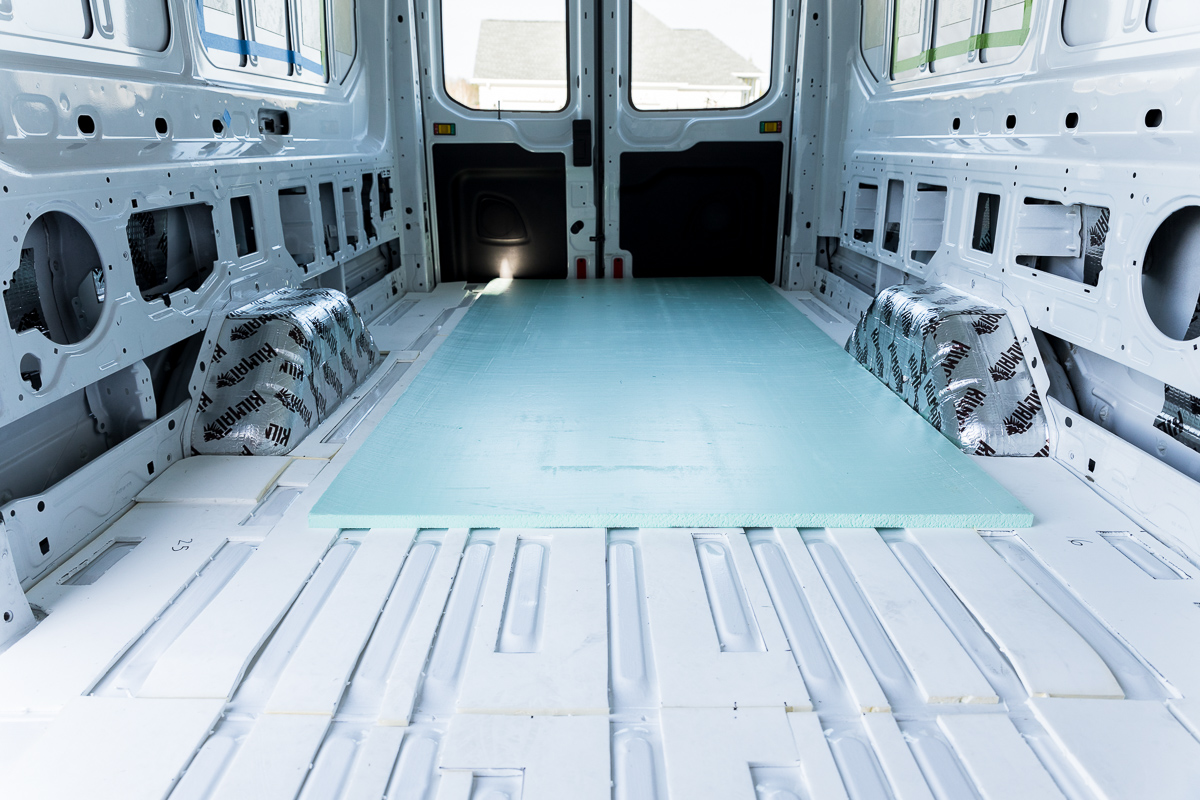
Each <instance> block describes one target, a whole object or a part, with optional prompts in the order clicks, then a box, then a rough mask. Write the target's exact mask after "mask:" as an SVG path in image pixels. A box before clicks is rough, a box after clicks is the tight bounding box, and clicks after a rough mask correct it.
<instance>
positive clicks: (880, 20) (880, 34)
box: [862, 0, 887, 79]
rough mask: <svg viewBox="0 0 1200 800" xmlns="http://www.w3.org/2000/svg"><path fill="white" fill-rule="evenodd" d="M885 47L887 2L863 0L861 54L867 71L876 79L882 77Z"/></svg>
mask: <svg viewBox="0 0 1200 800" xmlns="http://www.w3.org/2000/svg"><path fill="white" fill-rule="evenodd" d="M885 45H887V0H863V4H862V54H863V60H865V61H866V62H867V69H869V70H871V74H872V75H873V76H874V77H875V78H876V79H878V78H879V77H880V76H881V75H883V55H884V47H885Z"/></svg>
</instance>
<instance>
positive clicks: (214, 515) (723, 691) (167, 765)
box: [0, 284, 1200, 800]
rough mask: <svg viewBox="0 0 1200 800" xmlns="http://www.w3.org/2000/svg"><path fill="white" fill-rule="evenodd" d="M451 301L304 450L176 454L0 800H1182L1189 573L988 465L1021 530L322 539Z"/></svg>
mask: <svg viewBox="0 0 1200 800" xmlns="http://www.w3.org/2000/svg"><path fill="white" fill-rule="evenodd" d="M785 296H786V297H787V298H788V300H789V301H790V302H792V303H793V304H794V305H795V306H796V307H797V308H800V309H801V310H802V311H803V312H804V313H805V314H806V315H808V316H809V317H810V318H811V319H812V321H813V322H814V323H816V324H817V325H818V327H820V328H821V329H822V330H825V331H826V332H827V333H829V334H830V335H831V336H833V337H835V338H837V339H838V340H840V341H844V337H845V335H846V334H847V333H848V332H849V323H848V322H846V321H845V320H843V319H841V318H840V317H839V316H838V315H837V314H836V312H834V311H833V310H832V309H830V308H828V307H827V306H825V305H823V304H822V303H821V302H820V301H819V300H818V299H816V298H814V297H812V296H810V295H807V294H805V293H785ZM464 298H466V299H469V297H468V295H466V294H464V287H463V285H462V284H451V285H443V286H440V287H438V289H437V290H435V291H434V292H432V293H430V294H428V295H420V296H416V295H413V296H410V297H407V298H404V299H403V300H402V301H401V302H400V303H399V304H398V305H397V306H394V307H393V308H392V309H390V310H388V311H385V312H384V314H383V315H382V316H381V318H380V319H378V320H376V321H374V322H373V323H372V330H373V331H374V332H375V335H376V338H377V340H378V341H379V343H380V346H381V348H382V349H383V350H386V351H388V352H389V355H388V357H387V358H386V359H385V362H384V364H383V365H381V366H380V367H379V368H378V370H377V371H376V372H375V373H374V375H373V376H372V378H371V379H370V380H369V381H368V382H367V383H366V384H364V386H363V387H361V388H360V389H359V391H358V392H357V394H356V396H355V398H354V399H352V400H351V401H349V402H347V403H345V404H344V405H343V407H342V409H341V410H340V411H339V413H338V414H337V415H336V416H335V417H334V418H332V419H330V420H327V421H326V422H325V423H324V424H323V425H322V426H321V427H320V428H319V429H318V430H316V431H314V432H313V434H311V435H310V436H309V437H308V439H306V440H305V442H303V443H302V444H301V446H300V447H299V448H298V449H297V451H296V452H295V453H294V454H293V455H292V456H291V457H280V458H252V459H247V458H221V457H195V458H189V459H186V460H184V461H183V462H181V463H179V464H177V465H175V466H173V467H172V468H171V469H169V470H167V471H165V472H164V473H163V474H162V475H161V476H160V477H159V478H158V479H157V480H155V481H154V482H153V483H152V484H150V486H149V487H148V488H147V489H146V490H145V491H144V492H143V494H142V495H140V496H139V498H138V502H137V503H136V504H135V505H134V506H133V507H132V508H131V509H130V510H129V511H128V512H126V513H125V515H124V516H122V517H121V518H120V519H118V520H117V521H116V522H115V523H114V524H113V525H112V526H111V527H110V528H108V529H107V530H106V531H105V532H104V533H103V534H102V535H101V536H100V537H99V538H98V539H96V540H95V541H94V542H92V543H91V544H89V545H87V546H86V547H85V548H84V549H83V550H81V551H80V552H79V553H78V554H76V555H75V556H74V557H73V558H72V559H71V560H70V561H68V562H67V563H66V564H65V565H64V566H63V567H62V568H60V569H58V570H56V571H55V572H54V573H53V574H51V575H50V576H49V577H47V578H46V579H44V580H43V581H41V582H40V583H39V584H38V585H37V586H35V587H34V588H33V589H32V590H31V591H30V592H29V597H30V599H31V601H32V602H33V603H35V604H36V605H37V606H38V607H39V609H40V613H41V614H44V615H45V616H44V618H43V619H42V620H41V622H40V623H39V624H38V626H37V627H36V628H35V629H34V630H32V631H31V632H30V633H28V634H27V635H26V636H25V637H24V638H22V639H21V640H19V641H18V642H17V643H16V644H15V645H13V646H12V647H11V648H9V649H8V650H7V651H6V652H4V653H0V796H3V797H20V798H37V797H53V798H61V797H88V798H121V800H128V799H129V798H161V797H167V796H170V797H171V798H174V800H184V799H189V800H190V799H192V798H247V797H252V798H255V800H266V799H267V798H296V797H299V798H304V800H314V799H315V798H380V797H382V796H384V795H385V793H386V796H387V797H389V798H400V797H403V798H427V799H429V798H434V797H437V798H463V800H466V799H467V798H484V797H495V798H501V797H507V798H513V799H514V800H515V798H525V800H540V799H541V798H556V800H557V799H558V798H563V797H571V798H597V799H599V798H611V797H616V798H660V799H663V798H668V797H674V798H696V797H713V798H718V797H719V798H745V799H746V800H752V799H754V800H766V799H767V798H793V797H794V798H812V799H816V798H845V797H851V798H855V800H858V798H899V800H921V799H924V798H935V797H936V798H938V799H939V800H944V799H946V798H954V799H955V800H958V798H982V799H984V800H994V799H996V798H1012V797H1021V798H1058V797H1067V798H1072V800H1074V798H1134V797H1139V798H1140V797H1154V798H1183V797H1194V795H1195V787H1196V786H1197V785H1200V742H1198V741H1197V736H1200V703H1197V700H1196V699H1194V698H1196V697H1200V612H1198V611H1197V608H1198V606H1200V588H1198V587H1200V582H1198V581H1197V580H1195V577H1196V576H1197V574H1198V573H1200V570H1198V568H1197V566H1196V565H1194V564H1192V563H1191V562H1189V561H1187V560H1185V559H1183V558H1182V557H1181V556H1179V555H1178V554H1176V553H1174V552H1173V551H1171V550H1168V549H1167V548H1165V547H1164V546H1162V545H1161V544H1160V543H1159V542H1158V541H1157V540H1155V539H1154V538H1152V537H1150V536H1149V535H1148V534H1146V533H1144V532H1142V531H1141V530H1140V528H1139V526H1137V525H1136V524H1134V523H1133V522H1131V521H1130V520H1129V519H1127V518H1126V517H1125V516H1123V515H1122V514H1121V513H1119V512H1118V511H1117V510H1115V509H1114V508H1112V507H1111V506H1110V505H1109V504H1107V503H1106V502H1105V501H1104V500H1103V499H1102V498H1100V497H1099V496H1098V495H1096V494H1095V493H1094V492H1092V491H1091V490H1090V489H1089V488H1088V487H1087V486H1085V485H1084V484H1082V483H1081V482H1080V481H1078V480H1077V479H1076V478H1075V477H1073V476H1072V475H1071V474H1070V473H1068V472H1067V471H1066V470H1065V469H1064V468H1063V467H1062V466H1061V465H1059V464H1057V463H1055V462H1053V461H1052V460H1050V459H1023V460H1019V461H1018V460H1005V459H990V460H989V459H978V460H977V461H976V463H977V464H979V465H980V466H981V467H982V468H983V469H985V470H986V471H987V472H988V473H989V474H991V475H992V476H993V477H994V478H996V480H998V481H999V482H1000V483H1001V484H1002V485H1003V486H1004V487H1005V488H1007V489H1008V490H1009V491H1010V492H1011V493H1012V494H1013V495H1014V496H1015V497H1016V498H1017V499H1018V500H1020V501H1021V502H1022V503H1024V504H1025V506H1026V507H1028V508H1029V509H1030V510H1031V511H1032V512H1033V514H1034V517H1035V523H1034V526H1033V527H1032V528H1028V529H1024V530H1017V531H1014V530H1003V529H998V530H982V531H973V530H962V529H958V530H955V529H940V530H938V529H911V530H906V529H896V528H892V529H882V530H875V529H871V528H860V529H847V528H841V529H832V528H830V529H822V528H808V529H796V528H752V529H741V528H734V529H714V528H674V529H659V530H653V531H651V530H645V529H636V528H625V529H604V528H596V529H575V530H544V529H536V530H534V529H525V530H518V529H509V528H500V529H486V530H484V529H475V530H468V529H439V530H434V529H426V530H415V529H370V530H362V529H359V530H341V531H337V530H332V529H309V528H308V526H307V522H306V520H307V518H308V514H309V512H310V510H311V509H312V506H313V505H314V503H315V502H316V500H317V498H318V497H319V496H320V495H321V494H322V493H323V492H324V491H325V489H326V488H327V487H328V486H329V485H330V483H331V482H332V481H333V479H334V478H335V477H336V475H337V474H338V473H339V471H340V470H341V469H342V468H343V466H344V465H345V464H346V463H347V461H348V460H349V458H350V457H351V456H352V455H353V453H354V452H355V451H356V450H357V449H358V448H359V447H360V446H361V445H362V443H363V442H364V441H365V439H366V438H367V436H368V435H369V434H370V432H371V431H372V430H373V429H374V428H375V426H377V425H378V424H379V421H380V420H381V419H382V418H383V416H384V415H385V414H386V412H387V410H388V409H389V408H390V407H391V405H392V404H393V403H394V402H395V400H396V399H397V398H398V397H399V396H400V395H401V393H402V392H403V391H404V390H405V388H406V387H407V386H408V384H409V383H411V382H412V380H413V378H414V376H416V375H417V374H419V372H420V370H421V369H422V368H423V367H424V365H425V363H426V362H427V361H428V360H429V358H430V355H431V353H432V352H434V351H436V349H437V348H438V347H439V346H441V344H442V342H444V340H445V337H446V335H447V334H448V333H449V332H450V331H451V330H452V329H453V327H454V325H455V324H457V322H458V321H459V320H460V319H462V317H463V316H464V315H465V314H467V313H468V309H467V308H465V307H460V305H462V304H463V302H464ZM427 457H428V458H429V459H430V460H434V459H437V458H439V454H438V453H436V452H433V453H429V454H427Z"/></svg>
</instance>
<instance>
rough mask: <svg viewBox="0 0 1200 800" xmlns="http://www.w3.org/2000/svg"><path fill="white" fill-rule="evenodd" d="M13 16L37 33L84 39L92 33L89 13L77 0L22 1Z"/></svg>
mask: <svg viewBox="0 0 1200 800" xmlns="http://www.w3.org/2000/svg"><path fill="white" fill-rule="evenodd" d="M13 18H14V19H16V20H19V21H22V22H24V23H25V24H26V25H28V26H29V28H30V29H31V30H35V31H37V32H39V33H52V34H54V35H56V36H63V37H66V38H69V39H86V38H88V37H89V36H91V35H92V19H91V14H90V13H89V12H88V9H87V6H86V5H85V4H83V3H80V2H79V0H38V1H37V2H33V3H22V4H21V5H20V6H18V7H17V9H16V11H15V12H14V14H13Z"/></svg>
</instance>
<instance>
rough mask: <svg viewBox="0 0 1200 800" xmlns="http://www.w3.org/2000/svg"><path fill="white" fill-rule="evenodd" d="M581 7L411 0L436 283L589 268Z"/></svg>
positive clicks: (587, 57) (589, 37) (530, 0)
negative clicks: (415, 22) (418, 34)
mask: <svg viewBox="0 0 1200 800" xmlns="http://www.w3.org/2000/svg"><path fill="white" fill-rule="evenodd" d="M591 6H592V3H591V0H419V1H418V3H417V8H418V9H419V12H418V13H419V14H420V16H421V19H420V20H419V22H420V26H421V27H420V30H421V32H422V34H423V35H422V36H421V37H420V39H421V41H420V47H421V64H422V72H423V74H422V75H421V81H420V83H421V88H422V91H423V97H422V105H423V113H424V119H425V134H426V141H425V150H426V158H427V164H429V165H430V166H431V169H430V170H429V171H428V174H429V181H430V189H431V196H432V197H433V200H434V208H432V209H431V216H432V217H433V220H434V226H433V230H434V231H435V237H434V238H435V240H434V247H435V252H436V254H437V263H438V266H439V273H440V275H439V280H441V281H462V280H465V281H469V282H482V281H486V280H491V279H492V278H497V277H505V278H508V277H512V278H565V277H567V275H568V273H570V274H571V275H572V276H574V275H575V274H577V271H579V270H581V271H582V273H586V272H587V271H588V270H589V269H590V262H591V261H592V260H594V256H595V248H596V245H595V241H596V239H595V236H596V229H595V224H596V207H595V202H594V194H595V182H594V180H593V174H594V173H593V150H594V145H593V142H592V136H591V132H590V129H589V127H588V126H589V124H590V120H591V119H592V118H593V115H594V113H595V91H594V88H593V85H594V78H595V72H594V69H593V67H592V65H593V63H594V61H595V49H594V42H595V27H594V22H595V16H594V14H593V13H592V8H591ZM569 267H575V268H576V269H569Z"/></svg>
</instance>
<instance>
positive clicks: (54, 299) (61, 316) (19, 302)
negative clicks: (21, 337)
mask: <svg viewBox="0 0 1200 800" xmlns="http://www.w3.org/2000/svg"><path fill="white" fill-rule="evenodd" d="M104 296H105V288H104V265H103V264H101V263H100V254H99V253H98V252H97V251H96V245H95V243H94V242H93V241H92V237H91V236H89V235H88V232H87V231H86V230H84V228H83V226H82V225H80V224H79V223H78V222H77V221H76V220H74V219H73V218H71V217H69V216H68V215H66V214H64V213H62V212H61V211H50V212H48V213H45V214H43V215H42V216H40V217H38V218H37V219H36V220H34V221H33V224H32V225H31V226H30V228H29V231H28V232H27V233H26V234H25V241H24V242H22V243H21V251H20V258H19V263H18V264H17V268H16V270H15V271H14V272H13V273H11V277H10V278H9V281H8V285H7V286H6V287H5V289H4V307H5V309H6V310H7V311H8V324H9V325H10V326H12V329H13V330H14V331H16V332H17V333H21V332H23V331H27V330H32V329H36V330H40V331H41V332H42V333H43V334H45V336H46V337H47V338H48V339H50V340H51V341H53V342H55V343H57V344H73V343H75V342H78V341H81V340H82V339H83V338H84V337H86V336H87V335H88V334H89V333H91V331H92V329H93V328H94V327H96V323H97V322H99V320H100V314H101V312H102V311H103V310H104Z"/></svg>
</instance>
